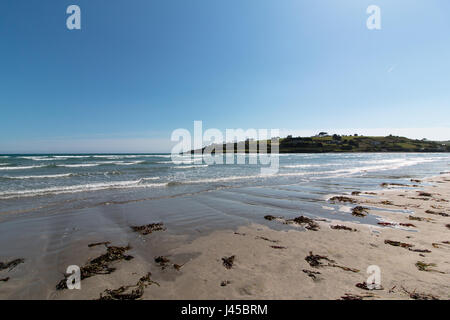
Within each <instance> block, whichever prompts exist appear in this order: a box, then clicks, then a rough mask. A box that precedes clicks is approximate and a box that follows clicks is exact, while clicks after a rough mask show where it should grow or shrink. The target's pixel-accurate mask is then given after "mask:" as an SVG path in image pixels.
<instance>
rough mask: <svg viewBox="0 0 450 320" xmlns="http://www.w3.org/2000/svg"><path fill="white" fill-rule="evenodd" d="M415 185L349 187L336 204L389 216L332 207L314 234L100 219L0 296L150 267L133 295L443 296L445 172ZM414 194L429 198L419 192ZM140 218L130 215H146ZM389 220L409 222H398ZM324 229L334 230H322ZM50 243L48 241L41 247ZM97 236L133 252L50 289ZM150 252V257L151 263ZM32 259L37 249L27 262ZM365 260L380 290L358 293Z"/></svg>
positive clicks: (129, 275) (111, 278) (60, 294)
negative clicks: (120, 224) (126, 227)
mask: <svg viewBox="0 0 450 320" xmlns="http://www.w3.org/2000/svg"><path fill="white" fill-rule="evenodd" d="M416 183H417V185H419V187H420V190H418V189H417V188H412V189H402V187H401V186H394V185H387V186H386V187H387V188H384V189H382V190H379V191H370V192H369V193H370V194H368V195H366V196H365V194H364V191H363V190H354V191H360V192H361V193H359V194H358V195H356V194H355V195H349V194H346V195H342V196H346V197H349V198H351V199H354V200H355V203H352V204H349V203H342V206H349V207H355V206H363V207H364V206H367V207H369V210H368V212H367V214H368V215H370V216H377V217H380V218H381V220H380V222H385V223H396V224H397V225H396V226H394V227H393V226H382V225H379V226H373V225H365V224H361V223H357V222H352V221H342V220H339V219H338V218H339V216H338V215H340V214H346V213H345V212H342V213H341V212H338V213H336V219H328V220H327V221H322V220H323V219H315V220H314V223H316V224H317V225H318V230H317V231H314V230H312V229H308V228H305V227H308V224H307V223H306V224H305V223H302V225H301V226H300V225H298V226H297V225H295V224H291V225H289V227H290V228H289V229H284V228H283V226H284V224H283V220H282V219H279V220H277V219H274V220H271V221H268V223H269V224H268V225H261V224H257V223H252V224H249V225H243V226H240V227H237V228H234V229H233V228H231V229H223V230H216V231H212V232H207V233H206V234H199V235H191V236H182V235H176V234H172V233H171V232H170V230H166V231H156V232H153V233H152V234H148V235H142V234H136V233H132V235H133V236H134V237H132V238H130V235H129V234H126V233H124V231H123V230H121V229H120V228H119V229H117V228H114V226H112V227H109V226H108V225H106V226H103V223H102V226H103V231H102V232H101V233H98V232H96V233H91V234H90V236H89V237H83V238H78V239H72V240H67V241H68V242H67V243H66V244H65V248H66V249H65V251H64V252H62V253H59V254H55V256H53V257H47V258H46V259H47V260H49V261H47V264H48V265H49V264H50V265H55V268H57V270H58V272H56V273H55V270H43V266H42V265H41V266H38V267H37V268H36V269H37V270H34V274H33V276H34V277H36V276H37V275H36V273H39V272H44V273H45V272H46V273H47V274H46V275H47V276H48V278H47V280H46V281H44V282H42V283H39V282H38V283H32V281H33V279H35V278H33V277H32V276H31V275H28V273H26V272H25V270H24V266H25V264H28V265H30V264H32V263H33V259H29V261H25V262H26V263H25V264H20V265H18V266H17V267H15V268H14V270H12V271H11V272H7V271H0V279H2V278H4V277H6V276H9V277H10V279H9V280H8V281H5V282H0V297H1V298H2V299H18V298H28V299H98V298H100V294H102V296H103V297H104V296H105V292H106V290H113V289H118V288H121V287H122V286H133V287H130V288H131V289H130V290H132V289H133V288H135V286H136V285H137V284H138V283H140V279H142V278H143V277H145V276H146V275H148V273H149V272H150V273H151V276H150V277H149V278H148V281H147V280H146V281H147V282H145V285H143V287H142V296H141V297H138V298H142V299H152V300H153V299H194V300H197V299H341V298H342V297H349V296H347V294H349V295H351V296H350V297H352V298H364V299H411V298H413V297H415V298H424V297H428V298H438V299H450V294H449V292H450V284H446V283H447V282H448V281H447V282H446V280H447V279H448V274H450V251H449V250H450V242H449V241H450V229H448V228H447V227H446V226H445V225H446V224H449V223H450V217H447V216H443V215H439V214H436V213H445V214H450V204H449V202H448V200H446V199H450V187H449V186H450V175H449V174H441V175H440V176H434V177H431V178H426V179H423V180H422V181H421V182H416ZM422 183H426V184H429V185H423V184H422ZM420 192H422V193H426V194H428V193H429V194H431V196H430V197H428V196H427V197H425V196H419V193H420ZM382 202H383V203H382ZM370 207H376V208H380V209H381V210H379V209H378V210H373V209H370ZM383 208H384V209H385V210H384V211H383ZM108 210H109V209H108ZM398 210H412V211H414V212H415V213H414V214H411V216H412V217H413V218H420V219H422V220H421V221H419V220H417V219H414V220H410V218H409V216H410V214H409V213H407V212H401V211H398ZM430 210H431V211H430ZM426 211H429V212H432V213H426ZM347 214H348V213H347ZM300 215H301V212H299V216H300ZM62 218H64V219H68V218H67V217H61V219H62ZM108 218H109V217H108ZM144 218H145V217H144ZM144 218H142V219H141V220H140V221H133V222H136V223H137V224H139V223H146V222H147V223H150V222H152V221H145V219H144ZM109 219H110V218H109ZM362 219H364V218H362ZM430 219H431V220H430ZM131 220H133V219H130V221H131ZM355 220H356V219H355ZM360 221H361V220H360ZM153 222H156V221H153ZM92 223H100V222H99V221H92ZM399 223H404V224H410V223H411V224H413V225H414V226H405V227H404V226H399V225H398V224H399ZM292 226H294V227H295V228H292ZM331 226H340V227H339V228H336V229H332V228H331ZM345 228H350V229H356V230H357V231H353V230H345ZM118 231H119V233H117V232H118ZM64 232H69V233H70V231H67V230H65V231H64ZM63 238H64V237H63ZM55 239H57V238H55ZM385 240H389V241H393V243H395V241H398V242H400V243H403V244H407V245H413V247H411V250H409V249H408V248H403V247H401V246H392V245H390V244H387V243H385ZM54 241H55V240H52V239H49V240H48V242H47V243H48V246H52V245H53V242H54ZM98 241H110V242H111V244H109V246H127V245H128V244H130V245H131V247H132V248H131V249H129V251H127V252H126V254H130V255H132V256H133V257H134V259H132V260H130V261H126V260H118V261H113V262H112V263H111V265H110V266H111V267H113V268H115V269H116V270H115V271H114V272H112V273H111V274H97V275H93V276H91V277H89V278H86V279H83V280H82V281H81V286H82V289H81V290H67V289H66V290H55V286H56V284H57V283H58V282H59V281H61V280H62V279H63V273H64V269H65V267H64V266H67V265H69V264H74V262H76V263H79V265H80V266H84V265H86V264H87V263H88V262H89V261H91V260H92V259H94V258H97V257H99V256H101V255H103V254H105V252H106V250H107V248H106V246H104V245H98V246H93V247H91V248H89V247H88V244H90V243H94V242H98ZM11 250H12V249H11ZM29 250H30V251H31V250H33V249H32V248H30V249H29ZM46 250H48V249H46ZM413 250H418V251H417V252H416V251H413ZM419 251H420V252H419ZM421 251H425V252H421ZM427 251H431V252H427ZM311 253H312V256H315V255H319V256H322V257H326V258H327V259H329V260H326V259H325V258H323V259H322V260H320V259H319V265H315V266H314V265H310V264H309V262H308V261H307V259H306V258H307V257H308V256H311ZM232 256H234V259H231V260H233V261H232V266H231V268H229V269H228V268H226V267H225V266H224V261H223V260H222V258H230V257H232ZM157 257H160V259H159V260H157V261H155V258H157ZM2 258H3V257H2ZM25 259H28V258H27V257H25ZM38 259H39V256H38V255H37V257H35V258H34V261H35V262H36V261H38ZM313 260H314V259H313ZM52 261H53V262H52ZM331 261H333V262H331ZM422 262H423V263H425V264H434V265H430V266H426V265H425V267H424V268H425V270H429V271H421V270H419V267H418V266H416V264H417V263H422ZM370 265H377V266H379V267H380V270H381V285H382V286H383V288H384V290H375V291H367V290H364V289H361V288H359V287H356V284H357V283H363V282H365V281H366V279H367V277H368V276H369V275H368V274H367V273H366V269H367V267H368V266H370ZM419 266H424V265H422V264H419ZM356 270H358V271H356ZM27 271H29V269H28V270H27ZM442 272H443V273H442ZM49 273H50V274H51V275H49ZM48 279H50V280H48ZM33 287H34V288H35V290H36V291H33V290H32V288H33ZM138 288H140V287H139V286H138Z"/></svg>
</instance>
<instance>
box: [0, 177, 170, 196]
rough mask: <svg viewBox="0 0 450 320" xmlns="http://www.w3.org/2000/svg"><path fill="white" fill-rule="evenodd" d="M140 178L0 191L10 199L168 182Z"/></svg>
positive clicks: (156, 185)
mask: <svg viewBox="0 0 450 320" xmlns="http://www.w3.org/2000/svg"><path fill="white" fill-rule="evenodd" d="M141 180H142V179H140V180H132V181H115V182H109V183H91V184H83V185H72V186H58V187H50V188H42V189H31V190H13V191H6V192H0V199H10V198H18V197H34V196H44V195H55V194H64V193H77V192H86V191H99V190H107V189H127V188H136V187H140V188H156V187H165V186H167V183H147V184H145V183H142V181H141Z"/></svg>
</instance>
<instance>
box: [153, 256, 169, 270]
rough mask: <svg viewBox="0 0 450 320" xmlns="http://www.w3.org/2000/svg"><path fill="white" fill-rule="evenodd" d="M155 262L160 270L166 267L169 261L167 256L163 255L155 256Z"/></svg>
mask: <svg viewBox="0 0 450 320" xmlns="http://www.w3.org/2000/svg"><path fill="white" fill-rule="evenodd" d="M155 262H156V263H157V264H159V266H160V267H161V269H162V270H164V269H165V268H166V267H167V264H169V263H170V260H169V258H166V257H164V256H159V257H155Z"/></svg>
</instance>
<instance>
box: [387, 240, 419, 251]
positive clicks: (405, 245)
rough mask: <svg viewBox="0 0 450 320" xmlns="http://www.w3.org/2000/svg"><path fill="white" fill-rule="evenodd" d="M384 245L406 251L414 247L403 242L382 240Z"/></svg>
mask: <svg viewBox="0 0 450 320" xmlns="http://www.w3.org/2000/svg"><path fill="white" fill-rule="evenodd" d="M384 243H386V244H389V245H391V246H394V247H402V248H406V249H408V248H412V247H414V245H412V244H409V243H404V242H400V241H393V240H384Z"/></svg>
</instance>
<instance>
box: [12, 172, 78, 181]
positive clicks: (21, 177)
mask: <svg viewBox="0 0 450 320" xmlns="http://www.w3.org/2000/svg"><path fill="white" fill-rule="evenodd" d="M72 175H73V174H72V173H62V174H48V175H36V176H5V177H4V178H6V179H17V180H23V179H53V178H67V177H71V176H72Z"/></svg>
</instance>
